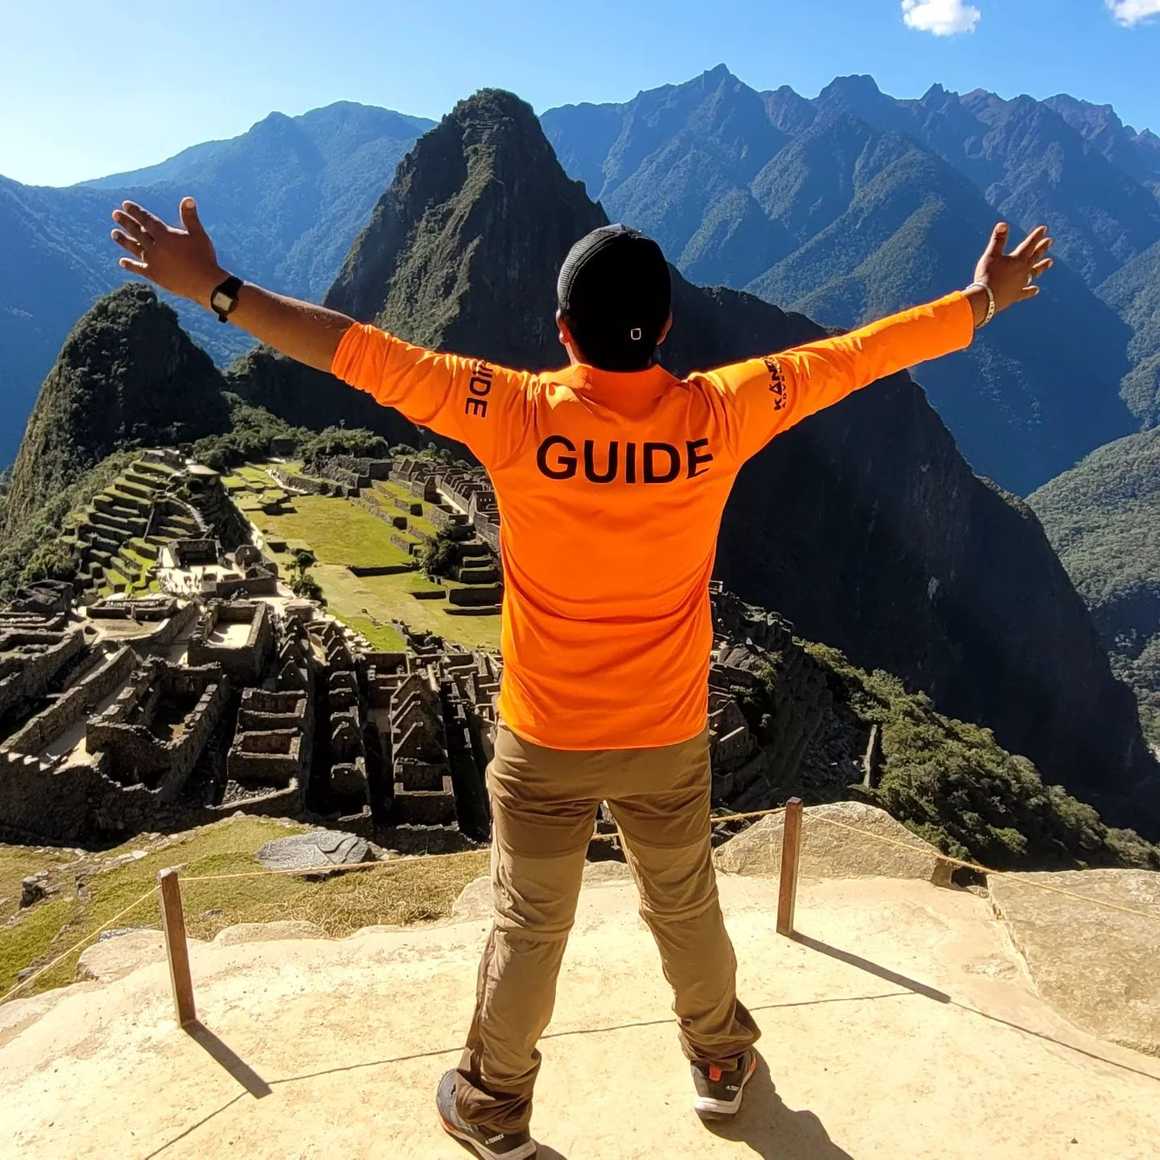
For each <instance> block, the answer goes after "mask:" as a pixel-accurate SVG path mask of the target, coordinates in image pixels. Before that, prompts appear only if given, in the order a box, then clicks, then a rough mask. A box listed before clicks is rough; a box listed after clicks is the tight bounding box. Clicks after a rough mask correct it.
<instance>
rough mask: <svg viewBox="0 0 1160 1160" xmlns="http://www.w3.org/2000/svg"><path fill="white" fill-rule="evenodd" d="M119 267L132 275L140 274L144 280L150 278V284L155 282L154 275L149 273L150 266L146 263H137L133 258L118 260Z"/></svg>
mask: <svg viewBox="0 0 1160 1160" xmlns="http://www.w3.org/2000/svg"><path fill="white" fill-rule="evenodd" d="M117 265H118V266H120V267H121V269H122V270H128V271H129V273H130V274H139V275H140V276H141V277H142V278H148V279H149V281H150V282H152V281H153V275H152V274H150V273H149V266H148V264H147V263H145V262H137V261H134V260H133V259H132V258H118V259H117Z"/></svg>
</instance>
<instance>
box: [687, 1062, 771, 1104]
mask: <svg viewBox="0 0 1160 1160" xmlns="http://www.w3.org/2000/svg"><path fill="white" fill-rule="evenodd" d="M756 1071H757V1056H756V1055H751V1056H750V1057H749V1068H748V1069H747V1070H746V1072H745V1074H744V1075H743V1076H742V1077H741V1085H740V1087H738V1089H737V1094H736V1095H735V1096H734V1097H733V1098H732V1099H731V1100H715V1099H713V1098H712V1097H711V1096H698V1097H697V1098H696V1100H695V1101H694V1103H693V1108H694V1110H695V1111H696V1113H697V1115H699V1116H735V1115H737V1113H738V1112H739V1111H740V1110H741V1101H742V1099H743V1098H744V1097H745V1085H746V1084H747V1083H748V1082H749V1081H750V1080H751V1079H752V1078H753V1076H754V1074H755V1073H756Z"/></svg>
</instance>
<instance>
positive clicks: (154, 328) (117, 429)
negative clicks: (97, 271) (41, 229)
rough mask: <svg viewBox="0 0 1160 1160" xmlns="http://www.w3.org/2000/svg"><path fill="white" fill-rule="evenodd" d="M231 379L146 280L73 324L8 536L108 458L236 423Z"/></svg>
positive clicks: (23, 471) (1, 513)
mask: <svg viewBox="0 0 1160 1160" xmlns="http://www.w3.org/2000/svg"><path fill="white" fill-rule="evenodd" d="M222 386H223V381H222V377H221V375H220V374H219V373H218V370H217V368H216V367H215V366H214V365H213V362H212V360H211V359H210V357H209V356H208V355H207V354H206V353H205V351H203V350H201V349H200V348H199V347H197V346H195V345H194V344H193V342H192V341H191V340H190V338H189V336H188V335H187V334H186V333H185V331H184V330H182V329H181V326H180V325H179V324H178V321H177V315H176V314H175V313H174V312H173V310H172V309H171V308H170V307H169V306H166V305H165V304H164V303H163V302H159V301H158V300H157V295H156V294H155V293H154V292H153V290H152V289H150V288H149V287H147V286H144V285H142V284H141V283H140V282H131V283H129V284H127V285H124V286H122V287H121V288H120V289H119V290H114V291H113V292H112V293H110V294H107V295H105V297H103V298H101V299H100V300H99V301H98V302H97V303H96V304H95V305H94V306H93V307H92V309H91V310H89V311H88V312H87V313H86V314H85V315H84V316H83V317H82V318H81V319H80V320H79V321H78V322H77V324H76V325H75V326H74V327H73V329H72V332H71V333H70V334H69V336H68V338H67V339H66V340H65V344H64V346H63V347H62V348H61V351H60V354H59V355H58V357H57V360H56V363H55V365H54V366H53V368H52V370H51V371H50V372H49V374H48V377H47V378H46V379H45V380H44V383H43V385H42V386H41V388H40V394H39V396H38V397H37V400H36V405H35V407H33V410H32V415H31V416H30V418H29V420H28V427H27V429H26V430H25V433H24V439H23V441H22V442H21V444H20V451H19V453H18V454H17V456H16V462H15V464H14V465H13V468H12V479H11V486H10V488H9V491H8V493H7V495H6V497H5V502H4V506H3V508H2V509H0V535H7V534H8V533H10V532H12V531H13V530H14V529H16V528H18V527H19V526H20V525H21V524H22V523H23V522H24V521H25V520H27V519H28V517H29V516H30V515H31V514H32V513H33V512H34V511H35V509H36V508H38V507H39V506H40V505H41V504H43V503H44V502H45V501H46V500H47V499H49V498H50V497H52V496H53V495H55V494H56V493H58V492H60V491H61V490H62V489H64V488H67V487H68V486H69V485H70V484H72V483H73V482H74V481H75V480H76V479H77V478H78V477H80V476H81V475H82V474H83V473H84V472H85V471H87V470H88V469H89V468H91V467H93V466H95V465H96V464H97V463H98V462H100V461H101V460H102V459H104V458H105V457H106V456H108V455H111V454H112V453H113V452H115V451H122V450H125V449H127V448H132V447H140V446H145V445H154V444H169V445H172V444H177V443H187V442H192V441H193V440H195V439H198V438H201V437H202V436H204V435H213V434H217V433H218V432H222V431H225V430H227V429H228V428H229V426H230V416H229V408H228V406H227V403H226V400H225V399H224V398H223V396H222V393H221V389H222Z"/></svg>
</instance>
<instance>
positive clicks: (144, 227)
mask: <svg viewBox="0 0 1160 1160" xmlns="http://www.w3.org/2000/svg"><path fill="white" fill-rule="evenodd" d="M178 212H179V213H180V214H181V226H182V228H180V229H179V228H177V227H174V226H170V225H168V224H167V223H166V222H164V221H162V220H161V218H159V217H157V216H156V214H152V213H150V212H149V211H148V210H147V209H145V207H144V206H140V205H138V204H137V203H136V202H134V201H123V202H122V203H121V207H120V209H115V210H113V221H115V222H116V223H117V225H118V226H119V227H120V228H119V229H115V230H113V232H112V238H113V241H115V242H116V243H117V245H119V246H121V247H122V249H125V250H128V251H129V253H130V254H131V255H132V257H130V258H121V259H120V261H119V262H118V265H119V266H120V267H121V268H122V269H124V270H128V271H129V272H130V273H132V274H140V275H141V277H143V278H148V279H149V281H150V282H156V283H157V285H158V286H160V287H161V288H162V289H163V290H168V291H169V292H170V293H172V294H178V295H180V296H181V297H182V298H189V299H192V300H193V301H194V302H197V303H200V304H201V305H202V306H204V307H206V308H207V309H208V308H209V296H210V295H211V294H212V293H213V292H214V290H215V289H216V288H217V287H218V286H220V285H221V283H222V282H223V281H225V279H226V278H227V277H228V276H229V275H228V274H227V273H226V271H225V270H223V269H222V268H221V266H219V265H218V260H217V255H216V254H215V253H214V248H213V242H211V241H210V238H209V234H207V233H206V232H205V227H204V226H203V225H202V224H201V221H200V219H199V218H198V216H197V204H196V203H195V202H194V200H193V198H192V197H183V198H182V199H181V206H180V208H179V211H178Z"/></svg>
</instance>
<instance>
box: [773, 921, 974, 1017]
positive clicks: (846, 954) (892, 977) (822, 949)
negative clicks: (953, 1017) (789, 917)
mask: <svg viewBox="0 0 1160 1160" xmlns="http://www.w3.org/2000/svg"><path fill="white" fill-rule="evenodd" d="M791 937H792V938H793V941H794V942H796V943H801V945H802V946H803V947H809V949H810V950H812V951H817V952H818V953H819V954H822V955H828V956H829V957H830V958H831V959H837V960H838V961H839V962H841V963H848V964H849V965H850V966H851V967H857V968H858V969H859V970H860V971H865V972H866V973H867V974H870V975H874V976H875V977H876V978H879V979H884V980H885V981H886V982H888V983H894V984H895V985H896V986H899V987H905V988H906V989H907V990H908V991H913V992H914V993H915V994H916V995H922V996H924V997H925V998H927V999H933V1000H934V1001H935V1002H936V1003H949V1002H950V1001H951V997H950V995H948V994H947V993H946V992H945V991H939V990H938V989H937V988H935V987H928V986H927V984H926V983H920V982H918V980H917V979H911V978H909V977H908V976H907V975H900V974H899V973H898V972H897V971H892V970H891V969H890V968H889V967H882V966H879V965H878V964H877V963H875V962H872V961H871V960H870V959H864V958H862V956H861V955H856V954H853V953H852V952H851V951H844V950H842V949H841V948H840V947H832V946H830V944H829V943H824V942H822V941H821V940H820V939H816V938H810V936H809V935H808V934H802V933H801V932H800V931H796V930H795V931H794V933H793V935H792V936H791Z"/></svg>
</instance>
